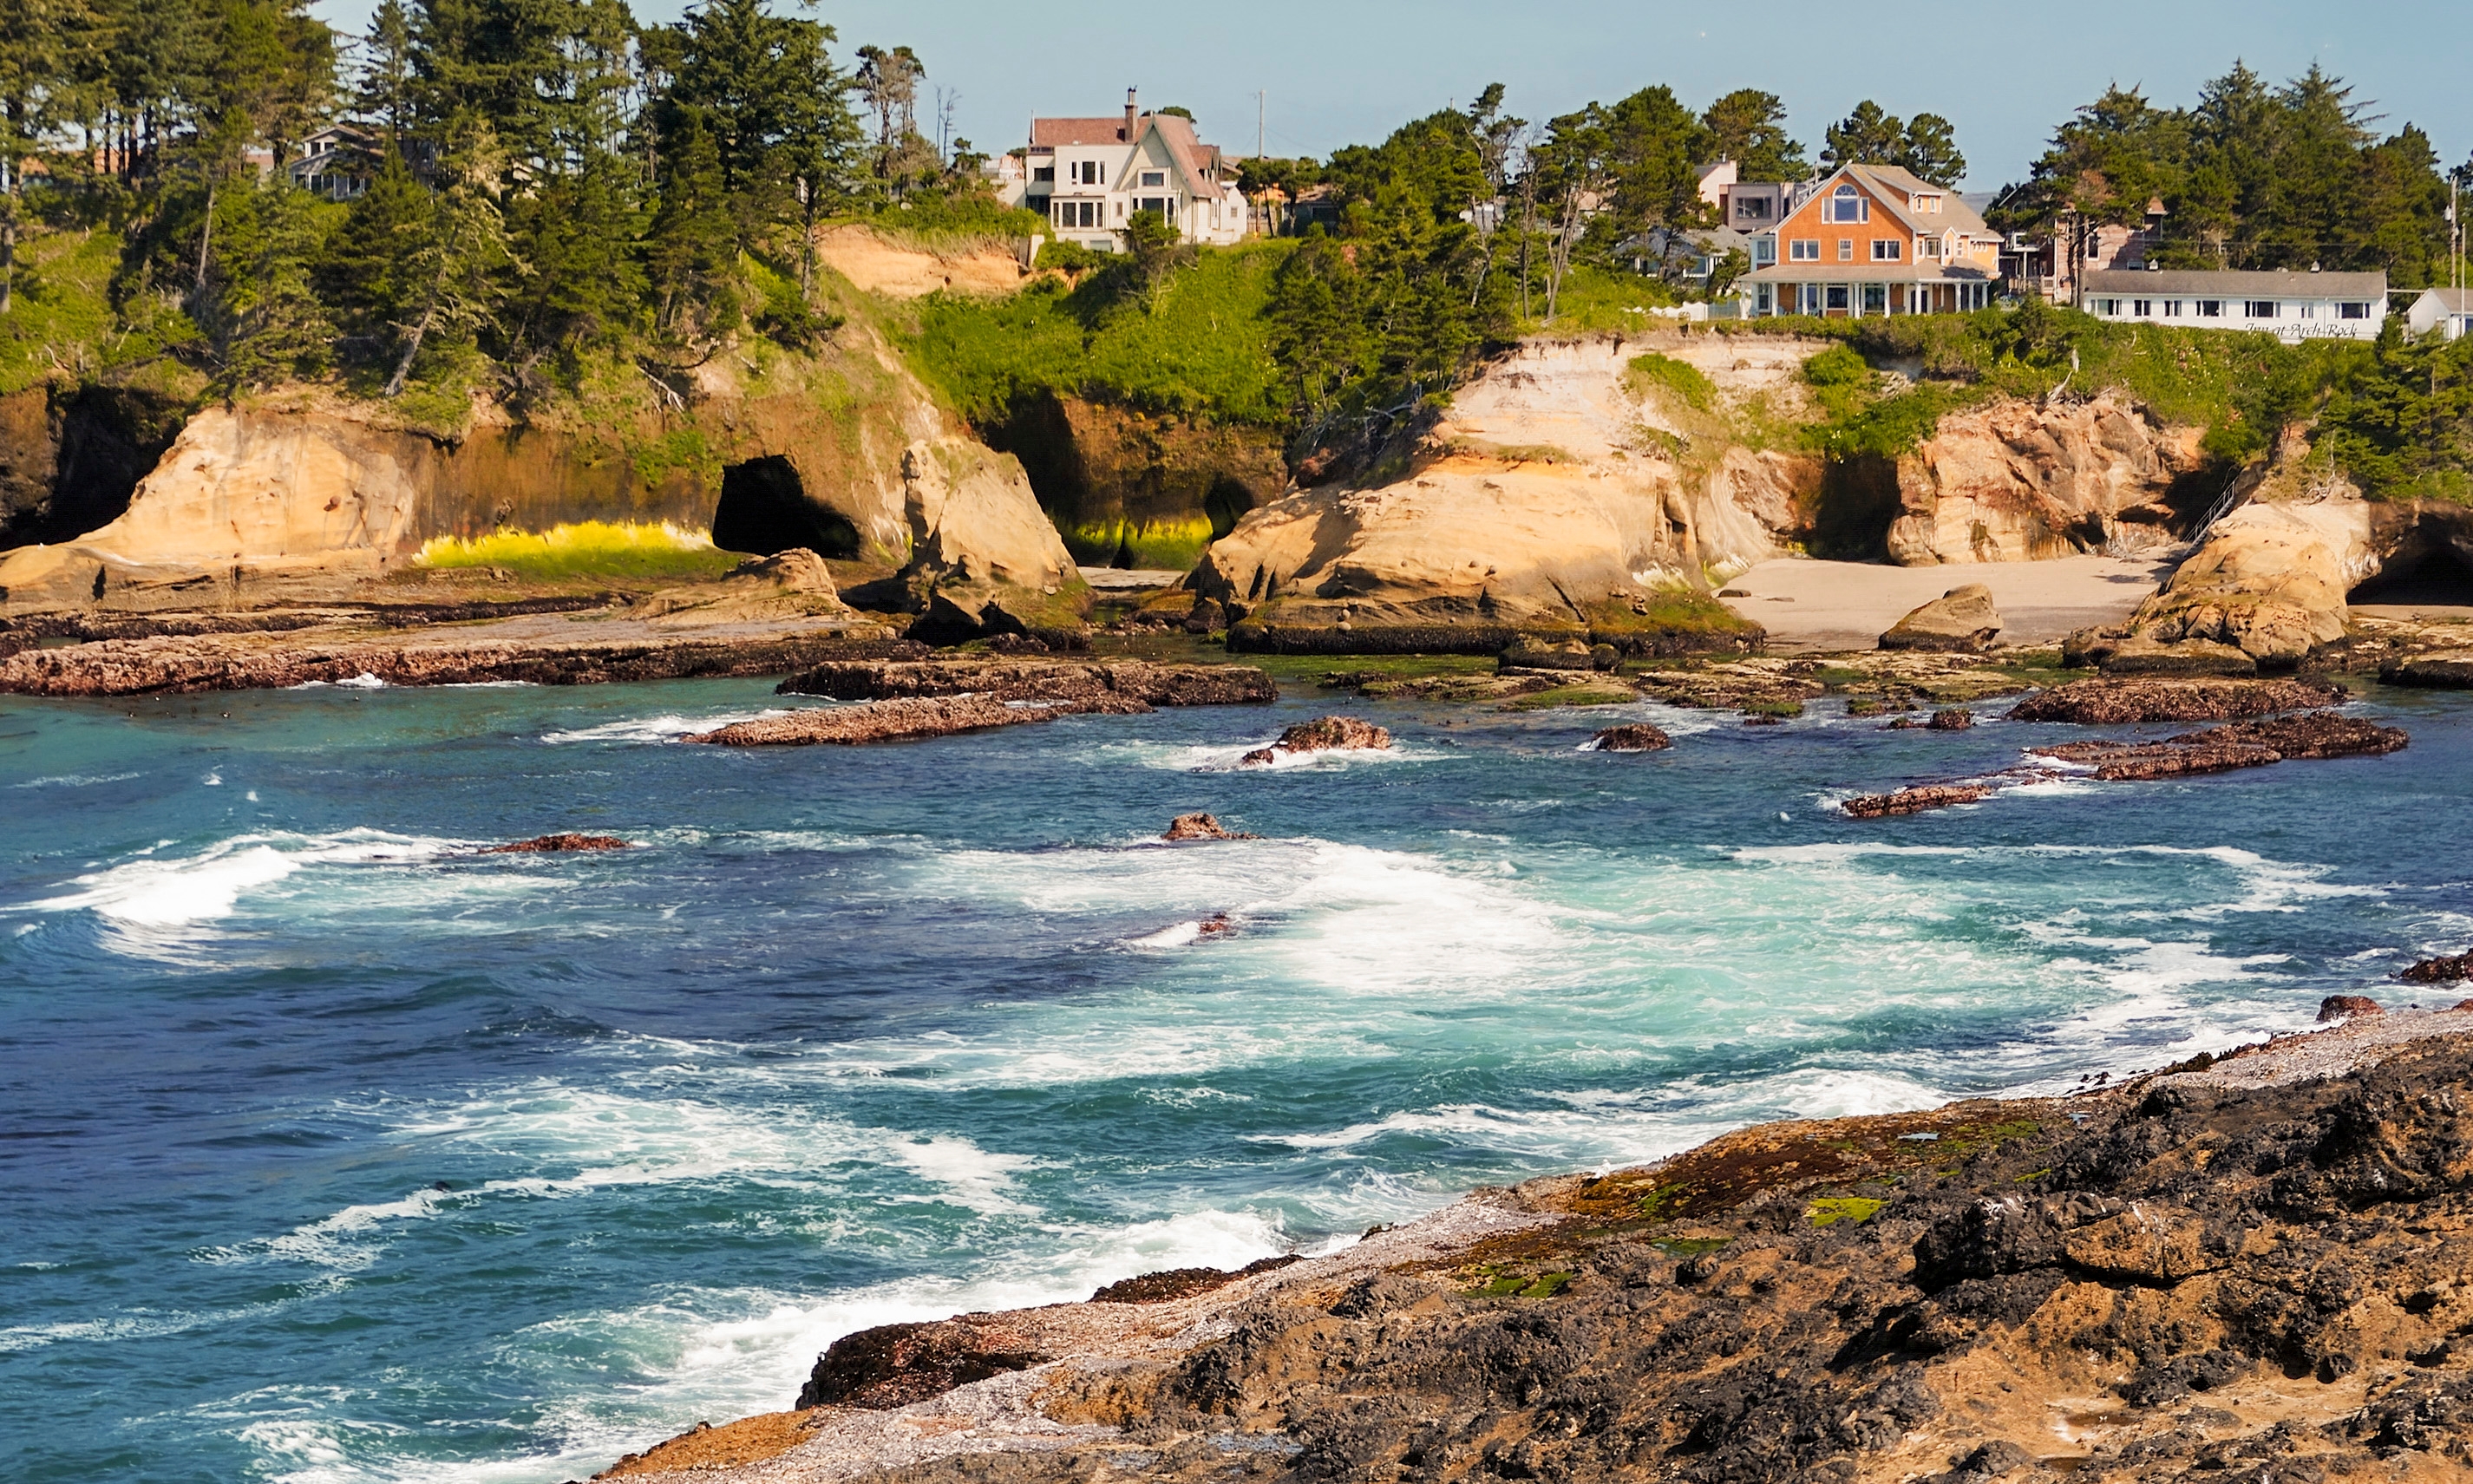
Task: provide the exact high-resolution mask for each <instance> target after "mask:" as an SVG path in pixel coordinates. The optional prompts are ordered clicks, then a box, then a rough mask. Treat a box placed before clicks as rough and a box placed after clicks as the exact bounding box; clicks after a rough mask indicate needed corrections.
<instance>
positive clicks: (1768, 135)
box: [1700, 87, 1812, 180]
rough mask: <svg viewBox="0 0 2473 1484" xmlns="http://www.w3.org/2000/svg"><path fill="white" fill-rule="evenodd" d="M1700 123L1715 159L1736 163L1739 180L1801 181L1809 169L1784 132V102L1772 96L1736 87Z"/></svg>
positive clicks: (1799, 149)
mask: <svg viewBox="0 0 2473 1484" xmlns="http://www.w3.org/2000/svg"><path fill="white" fill-rule="evenodd" d="M1700 122H1701V125H1702V127H1703V128H1705V129H1707V130H1708V131H1709V143H1710V148H1711V149H1712V151H1713V152H1714V153H1715V154H1716V155H1717V157H1718V158H1720V159H1731V160H1733V161H1735V163H1736V167H1737V179H1739V180H1802V179H1803V178H1804V175H1805V174H1806V172H1808V171H1809V170H1810V169H1811V168H1812V167H1811V166H1810V165H1809V164H1808V163H1806V162H1805V160H1804V157H1803V145H1802V144H1801V143H1800V142H1799V141H1797V140H1795V139H1793V138H1791V137H1789V135H1788V133H1787V132H1786V103H1785V101H1784V100H1782V99H1780V98H1779V97H1778V95H1777V94H1775V93H1765V92H1762V91H1761V90H1760V89H1759V88H1756V87H1739V88H1737V89H1736V90H1735V91H1733V92H1731V93H1728V94H1726V95H1725V96H1724V97H1722V98H1720V99H1718V100H1717V102H1715V103H1713V104H1711V105H1709V111H1708V112H1706V113H1703V114H1702V115H1700Z"/></svg>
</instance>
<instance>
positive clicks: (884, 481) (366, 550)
mask: <svg viewBox="0 0 2473 1484" xmlns="http://www.w3.org/2000/svg"><path fill="white" fill-rule="evenodd" d="M854 338H855V339H856V346H855V348H854V349H850V350H845V351H843V352H841V353H840V359H839V362H838V363H837V364H835V363H800V364H793V365H791V366H788V367H785V368H777V369H776V370H775V371H772V372H771V373H770V374H766V375H758V374H756V373H753V372H752V371H739V370H737V369H735V368H730V367H727V366H725V365H719V364H716V363H708V365H707V366H706V368H704V369H702V370H701V371H699V372H697V374H696V376H695V378H694V379H693V381H692V382H691V383H690V384H689V385H688V386H687V388H686V389H685V391H684V393H681V392H680V391H679V389H677V388H672V389H671V391H672V393H673V395H674V399H675V400H674V406H673V407H672V408H671V409H670V410H669V412H668V414H667V415H666V416H664V415H660V414H653V413H647V414H645V415H644V418H643V419H640V420H642V421H643V422H644V425H642V426H636V427H621V428H612V427H579V426H570V425H562V424H555V423H552V424H546V425H544V424H539V423H524V422H518V421H516V420H515V419H512V418H510V417H509V416H507V415H506V414H505V413H504V412H503V411H501V410H499V409H496V408H492V407H483V408H479V409H477V410H476V413H475V416H474V419H473V421H472V425H471V426H470V427H468V429H467V430H466V431H465V432H464V433H463V434H462V435H461V436H460V437H457V438H454V439H442V438H438V437H433V436H430V435H428V434H424V433H420V432H417V431H412V430H408V429H404V428H401V427H396V426H390V425H388V424H387V423H386V422H385V421H384V420H383V419H385V418H386V416H387V412H388V409H386V408H385V407H383V406H377V405H372V404H367V403H348V402H339V401H334V400H329V399H319V398H315V397H311V396H307V395H295V396H292V397H290V398H288V399H279V400H270V401H267V402H264V403H259V404H253V405H250V406H242V407H234V406H215V407H210V408H208V409H206V410H205V411H204V412H201V413H199V414H198V415H197V416H196V417H194V418H192V419H189V421H188V423H187V425H186V426H184V427H183V428H182V429H181V430H180V437H179V438H178V440H177V441H176V442H175V443H173V445H172V447H171V449H170V450H169V451H168V452H167V453H166V454H165V455H164V456H163V458H162V460H161V461H160V462H159V463H158V464H157V465H156V467H155V468H154V470H153V471H152V472H151V473H149V474H148V475H147V476H146V478H145V480H144V481H143V482H142V483H141V484H140V485H139V486H138V487H137V490H136V491H135V493H134V495H133V497H132V499H131V501H130V503H129V508H128V510H127V511H126V512H125V513H124V514H122V515H120V516H119V518H117V519H115V520H112V521H110V522H109V523H108V524H106V525H104V526H102V527H101V528H100V529H97V530H94V531H91V532H89V533H87V534H85V535H84V536H81V537H79V538H78V539H74V540H72V541H68V542H64V543H60V544H56V545H49V546H31V547H25V548H21V549H19V550H17V551H14V552H12V553H10V554H8V556H7V557H5V558H0V602H5V603H6V604H7V606H8V607H10V608H12V609H17V610H25V609H33V608H46V609H59V608H73V607H88V606H107V607H115V608H125V609H140V610H143V609H164V608H181V607H196V606H200V605H213V604H216V603H228V602H234V601H248V602H263V601H285V600H298V599H301V598H307V597H315V596H318V595H320V594H322V593H323V594H328V595H331V594H333V593H334V592H335V591H336V590H337V588H338V586H339V585H346V586H348V585H349V584H350V583H353V582H355V581H359V580H365V579H368V578H372V577H376V576H381V575H384V574H385V573H387V572H388V571H390V570H393V569H395V568H397V567H399V566H401V565H402V564H404V563H405V562H409V561H410V560H411V559H412V558H413V557H414V556H415V555H416V554H417V553H418V552H419V551H420V547H421V544H422V543H423V542H425V541H427V540H429V539H432V538H434V537H440V536H461V537H472V536H479V535H484V534H487V533H489V532H491V531H492V530H497V529H509V528H511V529H516V530H543V529H547V528H548V527H550V526H553V525H556V524H559V523H561V522H564V521H581V520H605V521H626V520H635V521H664V520H666V521H671V522H674V523H676V524H678V525H681V526H684V527H688V528H693V529H703V528H706V527H710V526H714V525H716V523H717V521H716V517H717V516H719V515H722V514H723V510H722V507H723V504H724V502H725V501H729V500H732V499H734V498H743V499H745V500H748V501H751V502H753V501H756V500H758V499H759V498H761V499H764V500H769V501H770V502H771V503H772V505H773V506H774V507H777V508H775V509H772V510H771V511H770V512H769V515H770V518H771V524H773V525H775V526H782V525H785V524H786V525H788V526H794V527H796V529H795V530H793V531H791V532H790V533H789V534H790V535H791V536H793V537H795V538H796V539H784V540H783V541H781V542H780V543H765V544H766V545H767V547H768V549H774V548H775V547H776V546H777V545H804V546H810V547H815V548H819V549H823V550H824V551H825V554H826V555H828V556H834V557H841V558H856V559H864V560H870V561H874V562H878V563H881V564H883V565H889V566H907V565H913V564H914V563H913V558H914V556H916V557H918V558H919V559H920V560H919V562H917V563H915V564H916V565H917V566H918V570H917V571H916V572H915V573H912V574H910V575H911V576H912V578H913V583H912V586H914V588H915V589H917V591H918V594H919V600H920V601H923V602H924V600H925V598H926V596H927V589H929V588H932V587H934V586H938V585H940V584H944V583H947V582H952V583H957V584H961V585H964V586H972V585H976V586H986V585H990V584H994V585H996V586H1020V587H1023V588H1027V589H1028V590H1029V591H1030V592H1032V593H1035V594H1038V595H1039V596H1041V597H1048V596H1053V595H1055V594H1057V593H1058V592H1059V591H1060V590H1061V589H1063V588H1065V587H1068V586H1070V585H1071V584H1072V583H1073V582H1074V580H1075V579H1074V576H1073V569H1072V564H1071V561H1070V559H1069V557H1068V555H1067V554H1066V552H1065V549H1064V545H1063V543H1062V542H1061V541H1060V540H1058V539H1057V538H1056V535H1055V532H1054V531H1053V530H1052V529H1050V528H1049V527H1048V526H1047V525H1046V523H1045V521H1044V519H1043V518H1042V517H1041V515H1040V513H1039V507H1038V504H1037V501H1036V500H1035V499H1034V498H1033V497H1032V494H1031V491H1030V486H1029V483H1028V481H1027V480H1026V479H1025V478H1024V477H1023V475H1022V472H1021V468H1020V465H1019V464H1018V463H1017V462H1016V461H1014V460H1012V459H1010V458H1007V457H1004V456H1001V455H997V454H994V453H991V452H990V451H989V450H987V449H986V448H984V447H982V446H981V445H979V444H978V443H975V442H974V441H972V439H970V438H969V437H967V436H966V435H963V434H961V433H958V432H957V431H955V430H954V429H953V428H952V427H950V426H949V425H948V423H947V422H946V420H945V419H944V418H943V417H942V415H941V414H939V412H938V411H937V409H936V407H935V405H934V403H933V402H932V400H931V399H930V398H929V397H928V396H927V395H926V394H925V391H924V388H922V387H920V386H919V384H918V383H917V382H916V381H915V380H913V379H912V378H911V377H910V376H909V374H908V372H907V371H903V370H902V369H901V368H900V365H899V363H898V362H897V361H896V360H895V359H894V358H893V356H892V355H891V353H890V351H889V349H888V348H887V347H884V346H883V345H882V344H881V343H880V342H878V341H876V340H874V339H873V338H872V337H867V336H864V335H859V336H856V337H854ZM686 435H691V436H686ZM682 444H684V445H685V446H687V447H689V448H690V449H694V450H698V451H700V452H701V453H702V454H704V455H705V456H704V457H697V458H693V459H691V460H687V459H682V460H677V461H672V462H667V463H664V462H662V461H661V460H659V459H648V458H645V457H643V456H642V455H641V452H640V450H642V449H645V448H655V449H660V448H664V447H678V446H681V445H682ZM631 448H633V449H635V450H638V451H637V452H634V453H631V452H630V449H631ZM751 471H752V472H753V473H754V474H756V475H760V476H761V477H752V478H748V479H743V480H742V479H740V478H739V477H738V476H739V475H741V474H744V473H750V472H751ZM785 511H786V513H787V514H786V515H784V512H785ZM765 524H766V523H765V522H763V521H756V522H750V521H740V522H738V528H739V529H741V530H756V531H759V532H760V531H761V530H763V529H764V528H765ZM725 534H727V532H725ZM837 546H838V547H839V548H840V549H834V548H836V547H837ZM1014 606H1016V607H1020V606H1022V604H1021V602H1020V600H1019V599H1016V600H1015V601H1014Z"/></svg>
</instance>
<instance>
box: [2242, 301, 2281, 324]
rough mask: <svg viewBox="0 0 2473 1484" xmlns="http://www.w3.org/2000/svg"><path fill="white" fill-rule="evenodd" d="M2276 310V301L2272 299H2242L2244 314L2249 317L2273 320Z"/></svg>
mask: <svg viewBox="0 0 2473 1484" xmlns="http://www.w3.org/2000/svg"><path fill="white" fill-rule="evenodd" d="M2275 310H2276V303H2275V300H2274V299H2244V300H2242V314H2243V316H2244V317H2245V318H2247V319H2252V320H2272V319H2274V318H2275Z"/></svg>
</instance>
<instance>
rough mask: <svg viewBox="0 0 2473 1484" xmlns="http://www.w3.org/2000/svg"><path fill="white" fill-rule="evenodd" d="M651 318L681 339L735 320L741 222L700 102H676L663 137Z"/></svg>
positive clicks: (726, 328)
mask: <svg viewBox="0 0 2473 1484" xmlns="http://www.w3.org/2000/svg"><path fill="white" fill-rule="evenodd" d="M645 267H646V269H647V270H648V273H649V275H650V278H651V286H652V292H653V295H654V301H655V305H656V310H655V315H656V323H657V324H658V325H659V326H660V329H661V330H662V331H663V332H664V333H666V334H668V335H670V336H671V337H672V338H674V339H676V340H678V341H681V342H688V343H691V342H696V341H702V340H706V339H709V338H713V337H718V336H720V335H725V334H727V333H729V332H730V331H731V330H732V329H735V328H737V326H738V324H739V322H740V320H741V319H742V318H743V316H744V313H745V305H744V300H743V295H742V294H741V292H740V288H739V274H738V225H737V222H736V220H735V218H734V216H733V214H732V211H731V203H730V188H729V184H728V180H727V178H726V177H725V176H724V175H723V173H722V163H721V147H720V144H719V143H718V142H717V141H716V140H715V139H714V137H713V132H712V129H711V127H710V126H709V125H708V123H707V122H706V121H705V117H704V114H703V112H702V111H701V110H699V109H695V108H680V109H677V110H676V111H675V117H674V122H673V125H672V128H671V130H670V131H669V132H668V133H667V137H666V138H665V140H664V147H663V150H662V168H661V189H660V205H659V207H658V208H657V209H656V210H655V212H654V215H653V226H652V232H651V236H650V241H649V242H648V243H647V244H646V249H645Z"/></svg>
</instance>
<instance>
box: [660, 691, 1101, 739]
mask: <svg viewBox="0 0 2473 1484" xmlns="http://www.w3.org/2000/svg"><path fill="white" fill-rule="evenodd" d="M1149 709H1150V707H1149V706H1144V705H1142V704H1141V703H1140V702H1139V701H1133V700H1129V699H1126V698H1124V697H1120V696H1108V697H1097V698H1092V699H1089V700H1080V701H1052V702H1039V701H997V700H994V699H992V698H990V697H987V696H950V697H939V698H936V699H933V700H924V699H922V700H909V701H862V702H858V703H856V704H854V705H851V706H811V707H809V708H807V709H805V710H800V711H792V712H789V713H787V714H786V715H780V716H761V717H757V718H756V720H754V721H746V722H735V723H732V725H730V726H727V727H723V728H720V729H719V730H713V731H699V732H695V733H693V734H691V735H688V736H684V737H681V738H680V739H679V740H680V741H682V742H694V743H702V744H706V745H708V746H712V747H815V746H818V745H825V744H828V745H833V746H840V747H858V746H864V745H866V744H868V743H873V742H918V741H923V740H924V739H926V738H929V737H949V736H954V735H957V734H958V733H961V732H965V731H992V730H996V729H998V728H1002V727H1023V726H1029V725H1032V724H1034V723H1038V722H1049V721H1054V720H1056V719H1057V718H1058V717H1060V716H1078V715H1082V714H1084V713H1087V712H1092V711H1100V712H1107V713H1110V714H1113V715H1119V716H1126V715H1137V714H1140V713H1141V712H1144V711H1147V710H1149Z"/></svg>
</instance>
